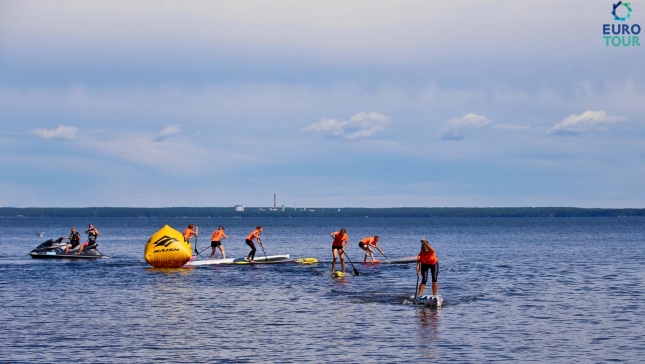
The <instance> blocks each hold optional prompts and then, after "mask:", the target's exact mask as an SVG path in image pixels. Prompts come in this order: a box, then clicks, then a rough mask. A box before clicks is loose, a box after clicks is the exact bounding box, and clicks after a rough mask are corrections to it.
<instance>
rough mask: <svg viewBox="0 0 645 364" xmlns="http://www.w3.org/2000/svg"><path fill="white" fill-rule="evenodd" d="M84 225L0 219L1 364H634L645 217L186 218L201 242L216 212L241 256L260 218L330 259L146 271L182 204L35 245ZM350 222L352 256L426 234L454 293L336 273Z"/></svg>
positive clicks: (291, 243) (399, 274)
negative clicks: (148, 255)
mask: <svg viewBox="0 0 645 364" xmlns="http://www.w3.org/2000/svg"><path fill="white" fill-rule="evenodd" d="M89 222H90V221H88V220H85V219H0V227H1V229H0V241H1V243H0V244H1V248H2V249H0V251H1V253H0V254H1V255H0V291H1V293H0V298H1V300H2V307H3V309H2V310H0V325H1V326H2V330H0V340H1V342H2V346H1V347H0V361H2V362H4V361H9V362H11V361H15V362H69V361H71V360H78V361H82V362H128V363H137V362H150V361H153V360H162V361H170V362H217V361H239V362H258V361H272V362H302V361H316V362H322V361H325V362H327V361H335V360H342V361H345V362H395V361H412V360H415V361H418V360H422V361H430V360H440V361H444V362H445V361H458V362H460V361H461V362H463V361H466V362H481V361H501V360H517V361H540V362H543V361H558V362H576V361H582V362H587V361H599V362H604V361H610V360H619V361H626V362H635V361H639V360H640V356H642V355H643V354H645V337H644V334H645V328H644V327H645V326H644V324H645V320H644V319H643V307H642V306H643V305H642V303H641V302H642V298H643V293H644V289H643V288H644V284H643V279H644V278H645V268H644V267H643V266H644V265H643V261H644V260H643V259H644V258H645V248H644V247H645V244H644V243H645V219H641V218H620V219H619V218H614V219H609V218H587V219H575V218H557V219H539V218H529V219H521V218H517V219H487V218H480V219H448V218H439V219H436V218H435V219H345V220H337V219H266V220H262V219H227V220H218V219H194V220H192V221H191V222H195V223H197V225H199V226H200V228H201V229H200V230H201V232H202V239H203V240H200V241H199V244H198V245H199V246H200V247H201V248H203V247H206V245H207V243H208V242H207V240H208V237H209V236H210V234H207V233H206V232H208V233H210V231H211V230H213V229H215V228H216V227H217V225H220V224H222V225H225V226H226V228H227V234H229V237H230V239H229V240H226V241H225V242H224V245H225V247H226V251H227V255H228V256H230V257H241V256H243V255H246V253H247V252H248V251H247V249H246V245H245V244H244V241H243V239H244V237H245V236H246V234H247V233H248V232H250V231H251V230H252V228H253V227H254V226H255V225H258V224H261V225H264V226H265V232H264V234H263V241H265V242H266V249H267V254H280V253H289V254H291V255H292V256H299V257H309V256H313V257H317V258H319V259H321V260H322V261H323V263H321V264H318V265H314V266H301V265H259V266H210V267H198V268H195V269H168V270H159V269H152V268H150V267H149V266H148V265H147V264H146V263H145V262H144V261H143V246H144V244H145V242H146V241H147V239H148V237H149V236H150V235H151V234H152V233H153V232H154V231H156V230H157V229H158V228H160V227H161V226H162V225H163V224H164V223H169V224H170V225H171V226H173V227H175V228H177V229H179V230H181V229H183V228H184V227H185V225H187V222H188V221H187V220H186V219H174V220H173V219H168V220H161V219H93V220H92V221H91V222H93V223H94V224H95V225H96V226H97V228H98V229H99V230H100V231H101V234H102V235H101V236H100V238H99V243H100V248H99V249H100V250H101V251H102V252H103V253H104V254H107V255H110V256H112V257H113V258H112V259H105V260H98V261H64V260H63V261H61V260H35V259H31V258H30V257H29V256H28V255H27V253H28V251H29V250H31V249H32V248H33V247H35V246H36V245H37V244H38V243H39V242H41V241H43V240H44V239H41V238H38V237H37V236H36V235H35V234H34V233H35V232H40V231H43V230H44V231H46V232H47V233H46V238H51V237H58V236H61V235H67V233H68V231H69V227H70V226H72V225H76V226H77V227H84V226H86V225H87V223H89ZM341 226H345V227H346V228H347V230H348V233H349V236H350V241H351V248H350V251H349V253H350V258H351V259H352V261H354V263H355V264H356V263H357V262H360V261H362V254H361V253H362V251H361V250H359V248H358V247H357V241H358V239H359V238H361V237H364V236H368V235H380V236H381V237H382V241H381V245H382V247H383V249H384V251H385V253H386V254H387V255H388V257H402V256H407V255H412V254H416V253H417V252H418V249H419V243H418V241H419V238H421V237H427V238H429V239H430V240H431V241H432V242H433V244H434V246H435V247H436V249H437V252H438V256H439V259H440V261H441V272H440V275H439V284H440V286H439V291H440V293H441V294H442V295H443V297H444V299H445V302H444V303H445V306H444V307H443V308H442V309H438V310H436V309H428V308H416V307H414V306H411V305H408V304H405V302H406V300H409V297H410V296H411V295H414V289H415V283H416V275H415V273H414V266H413V265H390V266H371V265H362V264H360V263H359V264H357V265H356V266H357V269H358V270H359V271H360V272H361V275H360V276H350V277H347V278H344V279H332V278H331V277H329V275H328V273H329V270H330V269H331V267H330V264H329V261H330V255H331V254H330V252H329V250H330V245H331V242H330V239H329V238H328V234H329V233H330V232H331V231H333V230H335V229H338V228H339V227H341ZM260 253H261V251H260ZM207 254H208V252H205V253H204V254H203V255H207ZM347 271H348V272H351V266H350V265H348V267H347ZM428 289H429V287H428Z"/></svg>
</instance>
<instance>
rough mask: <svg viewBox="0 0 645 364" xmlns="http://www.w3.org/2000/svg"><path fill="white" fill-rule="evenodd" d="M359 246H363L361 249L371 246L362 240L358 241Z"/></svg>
mask: <svg viewBox="0 0 645 364" xmlns="http://www.w3.org/2000/svg"><path fill="white" fill-rule="evenodd" d="M358 247H359V248H361V249H365V247H368V248H369V245H367V244H365V243H363V242H362V241H361V242H359V243H358Z"/></svg>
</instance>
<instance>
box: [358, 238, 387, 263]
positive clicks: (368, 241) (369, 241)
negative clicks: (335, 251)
mask: <svg viewBox="0 0 645 364" xmlns="http://www.w3.org/2000/svg"><path fill="white" fill-rule="evenodd" d="M380 239H381V238H380V237H379V236H378V235H376V236H368V237H367V238H363V239H362V240H361V241H360V242H359V243H358V247H359V248H361V249H363V250H365V258H363V263H365V262H367V257H368V256H370V257H372V261H373V262H374V261H377V260H376V259H374V252H373V251H372V249H371V247H372V246H373V247H375V248H376V249H378V251H379V252H381V254H383V251H382V250H381V248H379V246H378V241H379V240H380ZM384 256H385V255H384Z"/></svg>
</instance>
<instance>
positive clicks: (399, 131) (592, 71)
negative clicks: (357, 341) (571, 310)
mask: <svg viewBox="0 0 645 364" xmlns="http://www.w3.org/2000/svg"><path fill="white" fill-rule="evenodd" d="M612 4H613V3H612V1H611V0H610V1H595V0H593V1H589V0H586V1H577V0H571V1H569V0H568V1H548V0H543V1H530V2H529V1H521V2H517V1H495V0H486V1H484V0H481V1H480V0H472V1H453V2H447V1H442V2H435V1H408V0H398V1H380V0H369V1H362V0H356V1H347V0H344V1H334V0H324V1H317V0H311V1H271V0H269V1H244V0H235V1H198V0H189V1H164V0H156V1H136V2H133V1H64V0H63V1H56V2H51V1H30V0H26V1H24V0H20V1H6V0H0V125H1V128H0V171H2V172H1V173H0V206H10V207H98V206H114V207H116V206H124V207H166V206H196V207H197V206H203V207H209V206H218V207H220V206H221V207H225V206H233V205H237V204H244V205H245V206H271V205H273V194H274V193H275V194H277V201H278V206H280V205H286V206H287V207H293V206H297V207H437V206H438V207H487V206H490V207H514V206H574V207H607V208H609V207H614V208H620V207H638V208H643V207H645V183H644V181H645V163H643V161H645V83H644V81H645V72H643V65H644V64H645V53H644V52H645V35H643V36H640V42H641V43H643V46H642V47H638V46H629V47H627V46H619V47H614V46H612V45H609V46H607V45H606V42H605V39H603V24H610V25H611V24H614V25H617V24H628V25H630V26H631V25H633V24H639V25H642V26H644V27H645V0H633V1H631V5H630V6H631V9H632V10H633V11H632V13H631V14H630V18H629V19H627V20H626V21H625V22H624V23H623V22H621V21H616V20H614V17H613V15H612V14H611V11H612V9H613V7H612ZM618 15H619V16H625V15H626V9H625V8H624V6H621V7H619V8H618ZM621 36H624V35H621ZM627 37H628V39H629V36H627Z"/></svg>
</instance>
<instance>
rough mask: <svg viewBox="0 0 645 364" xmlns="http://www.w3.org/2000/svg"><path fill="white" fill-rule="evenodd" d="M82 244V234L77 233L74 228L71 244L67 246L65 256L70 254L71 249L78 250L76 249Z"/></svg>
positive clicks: (70, 238)
mask: <svg viewBox="0 0 645 364" xmlns="http://www.w3.org/2000/svg"><path fill="white" fill-rule="evenodd" d="M80 243H81V234H80V233H79V232H78V231H76V228H75V227H74V226H72V233H71V234H69V243H68V244H67V245H66V246H65V254H67V253H68V252H69V248H72V249H76V247H77V246H78V245H79V244H80Z"/></svg>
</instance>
